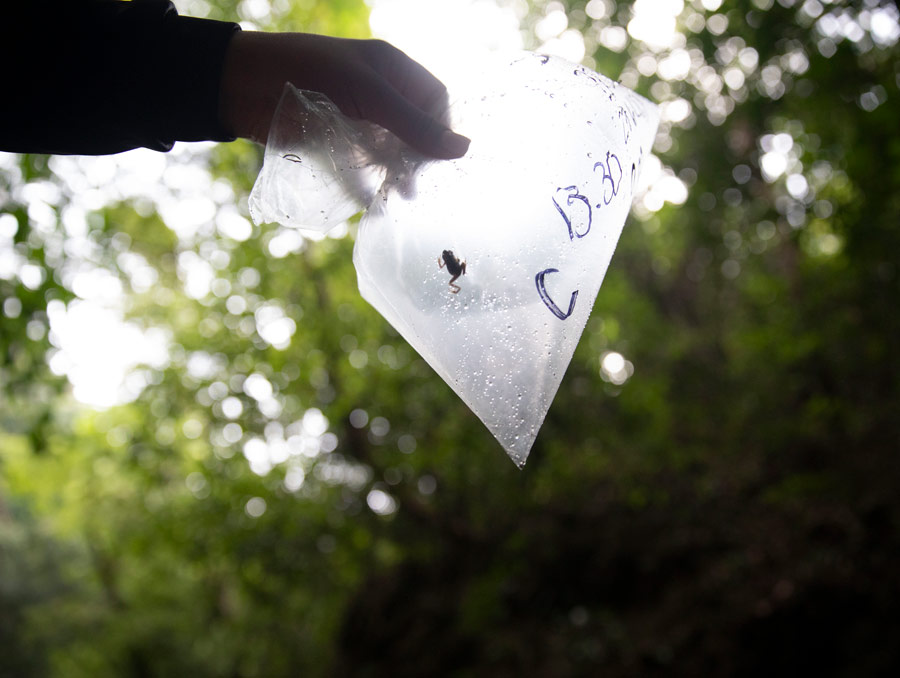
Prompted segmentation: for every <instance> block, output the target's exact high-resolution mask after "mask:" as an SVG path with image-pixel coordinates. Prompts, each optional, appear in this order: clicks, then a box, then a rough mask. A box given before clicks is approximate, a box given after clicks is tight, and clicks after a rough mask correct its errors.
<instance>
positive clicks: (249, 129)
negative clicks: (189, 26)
mask: <svg viewBox="0 0 900 678" xmlns="http://www.w3.org/2000/svg"><path fill="white" fill-rule="evenodd" d="M286 82H290V83H291V84H293V85H294V86H295V87H297V88H299V89H306V90H311V91H314V92H321V93H322V94H325V95H326V96H327V97H328V98H329V99H331V100H332V101H333V102H334V103H335V105H337V107H338V108H339V109H340V110H341V112H342V113H344V114H345V115H347V116H348V117H351V118H355V119H365V120H370V121H371V122H374V123H376V124H378V125H381V126H382V127H384V128H386V129H388V130H390V131H391V132H393V133H394V134H395V135H397V136H398V137H399V138H400V139H402V140H403V141H405V142H406V143H407V144H409V145H410V146H411V147H413V148H414V149H416V150H417V151H420V152H421V153H423V154H425V155H427V156H430V157H434V158H442V159H448V158H458V157H461V156H462V155H464V154H465V152H466V151H467V150H468V148H469V139H467V138H466V137H464V136H461V135H459V134H455V133H454V132H452V131H451V130H450V129H449V128H448V127H447V125H446V123H445V120H446V111H447V89H446V88H445V87H444V85H443V84H442V83H441V81H440V80H438V79H437V78H435V77H434V76H433V75H431V73H429V72H428V71H427V70H425V68H423V67H422V66H421V65H420V64H418V63H417V62H415V61H413V60H412V59H410V58H409V57H408V56H406V55H405V54H404V53H403V52H401V51H400V50H398V49H397V48H395V47H393V46H392V45H390V44H388V43H386V42H383V41H380V40H349V39H345V38H331V37H327V36H322V35H312V34H308V33H258V32H251V31H243V32H239V33H236V34H235V36H234V38H232V41H231V44H230V46H229V48H228V53H227V55H226V57H225V66H224V69H223V75H222V87H221V95H220V100H219V101H220V103H219V116H220V119H221V122H222V125H223V126H224V128H225V129H226V130H228V131H229V132H230V133H232V134H234V135H235V136H239V137H244V138H248V139H252V140H254V141H258V142H259V143H262V144H265V143H266V139H267V137H268V132H269V125H270V123H271V121H272V117H273V115H274V113H275V108H276V107H277V106H278V102H279V100H280V98H281V94H282V91H283V90H284V84H285V83H286Z"/></svg>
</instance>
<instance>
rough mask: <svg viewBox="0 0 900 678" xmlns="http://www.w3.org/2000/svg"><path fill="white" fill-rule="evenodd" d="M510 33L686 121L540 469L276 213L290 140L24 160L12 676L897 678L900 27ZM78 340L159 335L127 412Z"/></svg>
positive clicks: (582, 22) (699, 8)
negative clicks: (260, 215) (262, 199)
mask: <svg viewBox="0 0 900 678" xmlns="http://www.w3.org/2000/svg"><path fill="white" fill-rule="evenodd" d="M376 4H377V3H376ZM382 4H385V3H384V2H383V3H382ZM420 4H421V5H423V6H427V5H428V2H422V3H420ZM461 4H462V5H470V4H472V3H467V2H462V3H461ZM475 4H477V5H484V6H485V7H487V5H491V6H492V7H493V5H492V3H475ZM178 5H179V8H180V9H181V10H182V12H183V13H186V14H192V15H194V16H209V17H211V18H221V19H229V20H234V19H241V20H243V21H245V22H246V25H247V26H258V27H260V28H263V29H267V30H272V29H279V30H304V31H311V32H321V33H326V34H332V35H340V36H346V37H367V36H369V35H370V24H369V12H370V7H368V6H367V5H365V4H363V2H362V1H361V0H332V1H330V2H324V1H322V2H313V1H312V0H308V1H305V2H287V1H286V0H279V1H275V2H272V3H271V4H270V3H268V2H266V1H265V0H245V1H244V2H234V1H231V0H221V1H219V0H216V1H215V2H213V1H211V0H210V1H204V0H192V1H189V2H182V3H178ZM500 9H501V10H502V11H503V12H505V13H506V14H505V16H506V15H508V16H513V17H515V19H516V20H517V21H518V22H519V26H520V30H521V33H520V36H521V40H522V45H523V46H525V47H527V48H530V49H535V50H542V49H543V50H546V51H563V52H564V53H566V54H571V53H572V52H573V51H574V53H575V55H576V57H579V58H580V59H581V60H582V61H583V62H584V63H585V64H586V65H588V66H590V67H592V68H594V69H596V70H598V71H599V72H601V73H604V74H606V75H608V76H610V77H611V78H613V79H616V80H621V81H622V82H623V84H625V85H627V86H630V87H633V88H635V89H637V90H638V91H639V92H641V93H642V94H644V95H645V96H647V97H648V98H650V99H652V100H653V101H656V102H658V103H659V104H660V105H661V112H662V124H661V126H660V131H659V134H658V137H657V141H656V146H655V149H654V150H655V154H656V156H657V158H658V159H659V161H660V162H659V163H658V164H657V166H656V178H657V184H655V186H656V187H657V188H656V192H654V190H653V189H651V191H650V192H649V193H648V194H646V195H645V196H643V197H642V198H641V199H639V200H638V201H637V202H636V204H635V207H634V209H633V212H632V216H631V217H630V219H629V222H628V224H627V225H626V227H625V231H624V232H623V235H622V238H621V241H620V243H619V247H618V249H617V251H616V253H615V255H614V257H613V260H612V264H611V266H610V269H609V273H608V275H607V278H606V280H605V282H604V285H603V287H602V288H601V291H600V295H599V297H598V298H597V301H596V303H595V306H594V311H593V314H592V316H591V319H590V321H589V322H588V325H587V328H586V330H585V333H584V335H583V337H582V339H581V342H580V344H579V346H578V349H577V351H576V353H575V356H574V358H573V360H572V363H571V365H570V367H569V370H568V372H567V374H566V376H565V378H564V380H563V382H562V385H561V387H560V389H559V393H558V394H557V396H556V400H555V401H554V404H553V406H552V408H551V409H550V412H549V415H548V416H547V419H546V422H545V423H544V426H543V428H542V430H541V433H540V435H539V437H538V439H537V442H536V444H535V447H534V449H533V451H532V453H531V457H530V459H529V462H528V465H527V466H526V467H525V469H524V470H522V471H520V470H519V469H517V468H516V467H515V466H514V465H513V464H512V463H511V462H510V461H509V460H508V459H507V458H506V456H505V455H504V454H503V452H502V450H501V449H500V447H499V446H498V445H497V443H496V442H495V441H494V440H493V439H492V437H491V436H490V435H489V434H488V432H487V431H486V430H485V429H484V428H483V426H482V425H481V423H480V422H479V421H478V420H477V419H476V418H475V417H474V415H472V413H471V412H469V410H468V409H467V408H466V407H465V405H463V403H462V402H461V401H460V400H459V399H458V398H457V397H456V396H455V395H454V394H453V392H452V391H451V390H450V389H449V388H448V387H447V386H446V385H445V384H444V383H443V382H442V381H441V379H440V378H439V377H438V376H437V375H436V374H435V373H434V372H433V371H432V370H431V369H430V368H429V367H428V366H427V365H426V364H425V363H424V361H422V360H421V359H420V358H419V357H418V356H417V355H416V354H415V353H414V352H413V351H412V350H411V349H410V347H409V346H408V345H407V344H406V343H405V342H404V341H403V340H402V339H401V338H399V337H398V335H397V334H396V333H395V332H394V331H392V329H391V328H390V326H388V325H387V324H386V323H385V322H384V321H383V320H382V318H381V317H380V316H379V315H378V314H377V313H376V312H375V311H374V310H373V309H372V308H371V307H369V306H368V305H367V304H366V303H365V302H364V301H362V299H361V298H360V297H359V294H358V292H357V289H356V279H355V273H354V270H353V268H352V264H351V251H352V247H353V237H352V236H353V231H354V228H355V227H354V226H353V224H350V225H349V226H348V227H347V228H345V229H343V230H340V231H339V232H337V233H336V234H334V235H333V237H327V238H322V239H317V240H310V239H305V238H301V237H299V236H298V234H297V233H296V232H295V231H290V230H289V229H284V228H282V227H280V226H278V225H268V226H263V227H254V226H252V225H251V224H250V222H249V221H248V219H247V209H246V205H247V196H248V193H249V191H250V188H251V186H252V183H253V181H254V179H255V177H256V174H257V172H258V170H259V167H260V163H261V159H262V149H261V148H259V147H257V146H254V145H252V144H250V143H244V142H235V143H232V144H219V145H213V144H207V145H197V146H190V145H188V146H184V147H179V149H176V151H173V152H172V153H170V154H168V155H162V154H155V153H153V152H150V151H146V152H144V151H138V152H136V153H132V154H125V155H123V156H116V157H115V158H112V159H110V158H107V159H84V158H59V157H47V156H36V155H11V154H0V210H2V213H0V676H2V677H3V678H7V677H16V678H27V677H30V676H36V677H37V676H40V677H44V676H65V677H67V678H70V677H77V676H91V677H96V676H141V677H142V676H180V675H191V676H247V677H250V676H289V675H305V676H331V675H367V676H379V675H391V676H423V675H459V676H467V675H471V676H477V675H490V676H495V677H499V676H513V675H528V676H581V675H584V676H588V675H604V676H635V675H637V676H652V675H667V676H671V675H685V676H688V675H704V676H742V675H746V676H751V675H753V676H755V675H770V676H771V675H798V674H801V673H803V674H818V675H822V676H842V675H853V676H882V675H896V672H897V670H898V668H900V643H898V642H897V639H898V638H900V576H898V573H900V457H898V442H900V416H898V414H900V388H898V385H900V351H898V347H897V343H896V342H897V341H898V338H900V320H898V314H897V312H896V309H897V304H898V298H900V282H898V281H900V269H898V264H900V137H898V134H897V121H898V120H900V50H898V47H897V42H898V38H900V27H898V11H897V7H896V5H895V4H893V3H891V2H885V1H884V0H865V1H863V2H840V1H835V2H825V1H820V0H805V1H802V2H801V1H800V0H778V1H777V2H775V1H774V0H752V2H746V1H734V2H730V1H728V0H725V1H724V2H722V0H689V1H684V2H683V1H682V0H637V2H635V3H633V4H632V3H630V2H625V1H621V2H616V1H615V0H591V1H590V2H587V3H586V2H579V1H577V0H571V1H564V2H558V1H554V2H544V1H543V0H534V1H533V2H530V3H526V2H524V1H522V0H517V1H515V2H513V1H508V2H501V3H500ZM648 17H652V18H653V19H654V20H653V21H650V20H649V19H648ZM373 24H374V21H373ZM434 28H435V27H434V26H431V27H430V29H432V30H433V29H434ZM473 29H474V27H473ZM422 30H423V31H424V26H423V28H422ZM457 37H458V40H459V45H460V49H461V50H464V49H465V48H466V39H467V37H468V36H467V35H466V34H460V35H459V36H457ZM4 105H15V102H14V101H9V100H7V101H5V102H4ZM137 167H140V169H141V171H142V172H143V173H142V174H141V173H137V174H136V173H134V172H132V170H134V169H135V168H137ZM148 168H149V169H148ZM148 172H150V174H151V176H152V175H153V172H156V175H155V178H154V179H153V180H152V181H147V179H146V176H147V173H148ZM136 177H137V178H136ZM140 177H144V179H141V178H140ZM664 189H665V190H664ZM103 304H107V307H108V308H107V309H106V310H105V311H102V312H101V311H98V310H96V309H98V308H103ZM110 308H119V309H122V312H124V313H125V315H126V317H127V323H126V324H124V325H123V324H121V323H120V324H119V326H118V327H119V329H118V330H116V331H115V332H113V331H112V330H109V331H106V330H104V327H107V325H104V324H103V322H101V321H102V320H103V319H104V318H106V319H108V318H109V317H110V314H111V313H113V311H110V310H109V309H110ZM92 309H94V310H92ZM113 315H114V313H113ZM78 327H80V328H82V336H84V331H83V330H84V328H85V327H87V328H89V329H93V330H94V332H93V334H89V335H87V336H88V340H87V341H88V343H89V344H91V345H93V346H94V348H95V349H96V350H97V351H99V352H100V353H101V354H102V353H103V352H104V351H105V352H107V354H108V355H109V360H110V361H112V359H113V356H115V355H118V354H121V353H122V351H123V346H125V348H126V349H128V348H129V347H131V348H132V349H133V351H134V352H135V353H133V354H130V353H129V352H128V350H125V354H126V356H128V355H137V352H138V351H139V350H140V351H142V353H141V356H143V357H141V358H140V360H142V361H143V362H142V364H139V365H132V368H133V369H131V370H130V372H129V373H128V376H127V378H126V379H125V381H124V382H123V383H122V384H121V385H120V386H118V387H117V389H118V390H115V389H114V392H115V398H113V399H111V400H109V402H102V396H98V395H97V394H98V393H101V394H102V393H104V392H108V391H109V388H107V391H102V389H101V390H99V391H98V389H97V387H98V385H99V386H104V384H105V382H103V383H100V382H102V380H103V379H107V378H108V377H104V376H103V375H101V374H100V373H99V372H96V371H94V372H92V371H90V370H88V372H87V373H85V371H84V369H82V368H80V367H79V365H78V364H77V363H76V362H75V361H74V358H72V355H73V353H72V350H70V349H71V347H70V346H68V345H67V344H66V342H67V341H70V339H67V337H72V336H74V334H73V333H74V332H75V329H73V328H76V329H77V328H78ZM72 341H74V340H72ZM134 360H136V359H135V358H133V359H132V362H134ZM126 362H127V361H126ZM116 383H118V382H116ZM105 385H106V386H107V387H109V384H105ZM114 386H115V384H114ZM92 389H93V390H92ZM92 394H93V396H92ZM92 397H94V401H92V400H91V399H92ZM97 398H100V401H98V400H97ZM85 402H93V406H89V405H87V404H85Z"/></svg>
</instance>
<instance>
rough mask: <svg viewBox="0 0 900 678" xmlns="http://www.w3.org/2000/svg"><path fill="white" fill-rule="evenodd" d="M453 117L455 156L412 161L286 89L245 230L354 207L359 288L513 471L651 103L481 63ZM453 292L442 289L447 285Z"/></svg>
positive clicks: (608, 253) (616, 226) (530, 438)
mask: <svg viewBox="0 0 900 678" xmlns="http://www.w3.org/2000/svg"><path fill="white" fill-rule="evenodd" d="M478 75H479V77H478V78H477V79H473V81H472V82H471V84H470V85H469V87H468V91H465V92H460V91H451V97H455V99H454V103H453V104H452V106H451V110H450V119H451V124H452V127H453V129H454V130H455V131H458V132H459V133H461V134H465V135H466V136H468V137H469V138H471V139H472V144H471V146H470V149H469V152H468V153H467V154H466V156H465V157H463V158H460V159H458V160H451V161H433V160H428V159H426V158H423V157H422V156H420V155H418V154H417V153H415V152H414V151H412V150H410V149H409V148H407V147H405V146H404V145H403V144H402V143H401V142H399V141H398V140H397V139H396V138H395V137H393V136H392V135H391V134H389V133H387V132H385V131H384V130H382V129H381V128H378V127H377V126H375V125H372V124H369V123H365V122H357V121H351V120H348V119H347V118H345V117H344V116H342V115H341V114H340V113H339V112H338V111H337V110H336V109H335V108H334V107H333V106H332V105H331V104H330V103H329V102H328V101H327V100H326V99H324V98H323V97H321V96H320V95H314V94H311V93H308V92H298V91H297V90H290V91H288V92H286V95H285V97H284V99H283V100H282V103H281V106H280V108H279V111H278V112H277V113H276V118H275V121H274V123H273V129H274V134H271V135H270V140H269V144H268V146H267V148H266V157H265V164H264V167H263V169H262V171H261V173H260V176H259V178H258V180H257V184H256V186H255V187H254V189H253V194H252V195H251V214H252V216H253V219H254V220H255V221H257V222H258V223H259V222H263V221H278V222H279V223H281V224H283V225H292V226H296V227H298V228H302V229H313V230H328V229H329V228H331V227H332V226H335V225H337V224H338V223H341V222H343V221H344V220H345V219H346V218H347V217H349V216H351V215H352V214H355V213H357V212H358V211H360V210H361V209H365V214H364V216H363V218H362V220H361V221H360V225H359V233H358V237H357V241H356V246H355V249H354V255H353V262H354V265H355V267H356V270H357V275H358V282H359V290H360V293H361V294H362V296H363V297H364V298H365V299H366V300H367V301H368V302H369V303H371V304H372V305H373V306H374V307H375V308H376V309H377V310H378V311H379V312H380V313H381V314H382V316H384V318H385V319H386V320H387V321H388V322H390V323H391V325H393V326H394V327H395V328H396V329H397V330H398V331H399V332H400V334H401V335H402V336H403V337H404V338H405V339H406V340H407V341H408V342H409V343H410V344H411V345H412V346H413V347H414V348H415V349H416V350H417V351H418V352H419V354H420V355H422V357H423V358H424V359H425V360H426V361H428V363H429V364H430V365H431V366H432V367H433V368H434V369H435V371H436V372H437V373H438V374H440V375H441V377H442V378H443V379H444V380H445V381H446V382H447V383H448V384H449V385H450V386H451V387H452V388H453V389H454V390H455V391H456V393H457V394H458V395H459V396H460V397H461V398H462V399H463V400H464V401H465V402H466V404H467V405H468V406H469V407H470V408H471V409H472V411H473V412H475V414H476V415H478V417H479V418H480V419H481V420H482V421H483V422H484V423H485V425H486V426H487V427H488V429H489V430H490V431H491V433H493V434H494V436H495V437H496V438H497V440H498V441H499V442H500V443H501V445H502V446H503V448H504V449H505V450H506V452H507V453H508V454H509V456H510V457H511V458H512V459H513V461H514V462H515V463H516V464H517V465H519V466H520V467H521V466H523V465H524V464H525V461H526V460H527V457H528V453H529V451H530V449H531V447H532V445H533V443H534V440H535V438H536V436H537V433H538V430H539V429H540V426H541V424H542V422H543V420H544V417H545V415H546V413H547V410H548V409H549V407H550V404H551V402H552V401H553V397H554V396H555V394H556V391H557V389H558V387H559V384H560V381H561V380H562V377H563V375H564V373H565V371H566V368H567V367H568V364H569V362H570V361H571V358H572V354H573V353H574V351H575V346H576V345H577V343H578V339H579V338H580V336H581V333H582V331H583V330H584V326H585V323H586V322H587V319H588V316H589V315H590V311H591V307H592V306H593V302H594V299H595V298H596V296H597V292H598V290H599V288H600V284H601V283H602V281H603V277H604V275H605V273H606V269H607V267H608V265H609V262H610V258H611V257H612V253H613V250H614V249H615V246H616V242H617V241H618V238H619V235H620V233H621V230H622V227H623V225H624V222H625V218H626V217H627V215H628V211H629V209H630V206H631V200H632V196H633V193H634V190H635V187H636V185H637V181H638V176H639V174H640V168H641V164H642V161H643V158H644V157H645V156H646V155H647V154H648V153H649V151H650V147H651V146H652V143H653V139H654V136H655V133H656V127H657V122H658V117H657V112H656V107H655V106H654V105H652V104H651V103H650V102H648V101H646V100H645V99H643V98H642V97H640V96H638V95H637V94H635V93H634V92H631V91H630V90H628V89H626V88H623V87H622V86H620V85H617V84H616V83H614V82H612V81H611V80H609V79H608V78H605V77H603V76H601V75H598V74H596V73H593V72H591V71H589V70H588V69H585V68H583V67H581V66H578V65H575V64H571V63H569V62H567V61H564V60H562V59H558V58H554V57H548V56H542V55H536V54H520V55H516V56H515V57H514V58H511V59H508V60H504V61H502V62H499V63H498V64H496V65H494V66H490V67H487V66H486V67H482V69H481V72H480V73H479V74H478ZM451 280H452V283H451Z"/></svg>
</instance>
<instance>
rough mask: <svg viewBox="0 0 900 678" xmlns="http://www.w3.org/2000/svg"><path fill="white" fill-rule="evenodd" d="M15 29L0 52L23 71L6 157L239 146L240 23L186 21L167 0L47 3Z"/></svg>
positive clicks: (8, 113)
mask: <svg viewBox="0 0 900 678" xmlns="http://www.w3.org/2000/svg"><path fill="white" fill-rule="evenodd" d="M6 24H7V30H6V32H7V35H6V36H5V38H7V39H6V40H0V43H2V44H0V52H2V54H3V58H4V59H5V61H6V63H12V64H15V66H14V68H13V73H12V75H11V77H10V78H8V79H7V82H6V83H5V85H6V87H5V89H6V91H7V101H6V102H5V105H4V106H2V107H0V149H2V150H8V151H19V152H36V153H79V154H105V153H116V152H119V151H123V150H128V149H130V148H136V147H140V146H146V147H149V148H154V149H157V150H168V149H169V148H171V147H172V144H173V143H174V142H175V141H197V140H204V139H209V140H225V139H230V138H231V137H230V135H229V133H228V132H227V131H226V130H225V129H223V128H222V126H221V124H220V117H219V99H220V93H219V86H220V82H221V72H222V67H223V63H224V59H225V54H226V51H227V48H228V43H229V42H230V40H231V38H232V37H233V35H234V33H235V31H236V30H237V26H236V24H232V23H225V22H217V21H206V20H202V19H193V18H189V17H180V16H178V15H177V13H176V12H175V11H174V8H173V7H172V5H171V4H170V3H168V2H164V1H160V0H157V1H154V2H132V3H123V2H68V3H49V4H43V3H42V4H41V5H40V6H37V7H35V6H29V7H27V8H26V9H23V10H20V11H18V12H14V13H13V16H12V17H10V18H9V19H7V21H6ZM27 67H30V68H27Z"/></svg>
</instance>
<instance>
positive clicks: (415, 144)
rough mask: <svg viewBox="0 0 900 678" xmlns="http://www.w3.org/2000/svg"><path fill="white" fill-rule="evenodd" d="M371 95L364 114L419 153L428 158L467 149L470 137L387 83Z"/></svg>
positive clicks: (452, 155)
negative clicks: (368, 105) (432, 114)
mask: <svg viewBox="0 0 900 678" xmlns="http://www.w3.org/2000/svg"><path fill="white" fill-rule="evenodd" d="M382 83H383V87H382V88H380V91H379V92H378V93H377V94H374V95H373V96H372V97H371V106H370V110H369V111H368V112H367V114H366V115H365V116H364V117H366V118H368V119H369V120H371V121H372V122H374V123H377V124H379V125H381V126H382V127H384V128H385V129H387V130H389V131H391V132H393V133H394V134H395V135H396V136H397V137H399V138H400V139H401V140H402V141H404V142H406V143H407V144H408V145H409V146H411V147H412V148H414V149H416V150H417V151H419V152H420V153H423V154H424V155H427V156H429V157H432V158H440V159H443V160H449V159H452V158H460V157H462V156H463V155H465V153H466V151H467V150H469V143H470V140H469V139H468V138H467V137H464V136H462V135H461V134H456V133H455V132H453V131H452V130H450V129H448V128H447V127H446V126H445V125H444V124H443V123H441V122H439V121H438V120H436V119H435V118H433V117H432V116H430V115H428V114H427V113H425V112H424V111H423V110H421V109H420V108H418V107H416V106H415V105H413V104H412V103H411V102H410V101H409V100H408V99H407V98H406V97H404V96H402V95H401V94H400V93H399V92H398V91H397V90H396V89H394V88H393V87H392V86H391V85H390V84H389V83H387V82H384V81H382Z"/></svg>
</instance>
